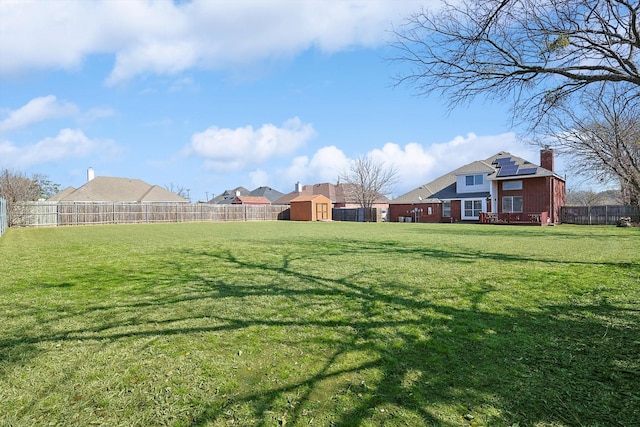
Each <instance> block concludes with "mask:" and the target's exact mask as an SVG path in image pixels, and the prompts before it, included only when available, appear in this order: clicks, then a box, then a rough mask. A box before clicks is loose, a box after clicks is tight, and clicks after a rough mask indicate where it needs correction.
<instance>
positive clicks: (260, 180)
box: [249, 169, 269, 188]
mask: <svg viewBox="0 0 640 427" xmlns="http://www.w3.org/2000/svg"><path fill="white" fill-rule="evenodd" d="M249 178H251V186H252V187H253V188H258V187H264V186H267V185H269V174H268V173H267V172H266V171H264V170H262V169H256V170H254V171H253V172H250V173H249Z"/></svg>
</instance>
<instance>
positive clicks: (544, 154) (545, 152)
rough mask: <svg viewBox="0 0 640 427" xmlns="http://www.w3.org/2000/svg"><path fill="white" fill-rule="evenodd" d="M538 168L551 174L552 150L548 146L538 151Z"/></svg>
mask: <svg viewBox="0 0 640 427" xmlns="http://www.w3.org/2000/svg"><path fill="white" fill-rule="evenodd" d="M540 166H541V167H543V168H545V169H548V170H550V171H551V172H553V148H549V146H548V145H545V147H544V148H543V149H542V150H540Z"/></svg>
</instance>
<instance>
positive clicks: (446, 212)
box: [442, 201, 451, 217]
mask: <svg viewBox="0 0 640 427" xmlns="http://www.w3.org/2000/svg"><path fill="white" fill-rule="evenodd" d="M442 216H446V217H449V216H451V202H450V201H449V202H442Z"/></svg>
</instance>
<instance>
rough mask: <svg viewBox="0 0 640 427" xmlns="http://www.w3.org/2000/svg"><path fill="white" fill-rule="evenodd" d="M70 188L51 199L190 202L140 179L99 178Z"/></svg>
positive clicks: (69, 200)
mask: <svg viewBox="0 0 640 427" xmlns="http://www.w3.org/2000/svg"><path fill="white" fill-rule="evenodd" d="M70 189H73V187H68V188H66V189H64V190H62V191H61V192H60V193H58V194H56V195H55V196H53V197H51V198H50V199H49V200H51V201H61V202H179V203H188V201H187V200H186V199H184V198H182V197H180V196H178V195H177V194H174V193H172V192H170V191H168V190H165V189H164V188H162V187H158V186H157V185H150V184H147V183H146V182H144V181H142V180H140V179H130V178H114V177H106V176H97V177H95V178H93V179H92V180H91V181H89V182H87V183H86V184H84V185H82V186H81V187H79V188H76V189H73V190H71V191H70Z"/></svg>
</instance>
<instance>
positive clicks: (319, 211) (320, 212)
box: [316, 203, 329, 221]
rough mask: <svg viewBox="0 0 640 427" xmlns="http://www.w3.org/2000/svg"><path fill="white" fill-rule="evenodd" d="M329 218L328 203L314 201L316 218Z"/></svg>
mask: <svg viewBox="0 0 640 427" xmlns="http://www.w3.org/2000/svg"><path fill="white" fill-rule="evenodd" d="M321 219H329V204H328V203H316V220H318V221H320V220H321Z"/></svg>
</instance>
